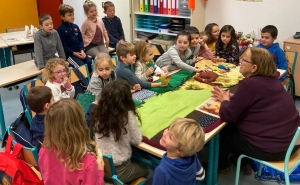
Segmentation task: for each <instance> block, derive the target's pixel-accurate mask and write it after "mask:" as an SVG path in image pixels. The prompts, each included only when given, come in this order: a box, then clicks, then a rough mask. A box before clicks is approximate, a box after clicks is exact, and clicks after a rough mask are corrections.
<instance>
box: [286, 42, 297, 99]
mask: <svg viewBox="0 0 300 185" xmlns="http://www.w3.org/2000/svg"><path fill="white" fill-rule="evenodd" d="M283 48H284V51H296V52H298V57H297V61H296V66H295V72H294V80H295V94H296V96H300V44H294V43H288V42H284V44H283Z"/></svg>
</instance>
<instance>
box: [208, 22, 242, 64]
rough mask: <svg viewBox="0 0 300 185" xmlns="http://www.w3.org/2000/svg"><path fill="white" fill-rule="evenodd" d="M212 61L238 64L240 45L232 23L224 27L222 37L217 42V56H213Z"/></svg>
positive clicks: (221, 32)
mask: <svg viewBox="0 0 300 185" xmlns="http://www.w3.org/2000/svg"><path fill="white" fill-rule="evenodd" d="M212 61H213V62H228V63H233V64H235V65H238V63H239V45H238V43H237V40H236V34H235V30H234V28H233V27H232V26H231V25H225V26H223V27H222V29H221V31H220V37H219V38H218V41H217V43H216V58H213V60H212Z"/></svg>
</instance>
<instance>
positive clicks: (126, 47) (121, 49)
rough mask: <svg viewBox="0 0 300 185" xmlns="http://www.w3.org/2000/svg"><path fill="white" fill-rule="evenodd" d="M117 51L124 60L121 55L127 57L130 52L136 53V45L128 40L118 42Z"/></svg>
mask: <svg viewBox="0 0 300 185" xmlns="http://www.w3.org/2000/svg"><path fill="white" fill-rule="evenodd" d="M116 53H117V56H118V59H119V60H120V61H122V60H121V58H120V56H122V57H126V55H127V54H129V53H130V54H132V55H134V54H135V47H134V45H133V44H132V43H129V42H126V41H123V42H119V43H118V44H117V48H116Z"/></svg>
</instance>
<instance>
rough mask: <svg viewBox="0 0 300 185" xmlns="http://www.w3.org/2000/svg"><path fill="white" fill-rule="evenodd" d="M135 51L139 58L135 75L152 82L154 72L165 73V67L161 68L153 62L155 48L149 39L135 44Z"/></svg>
mask: <svg viewBox="0 0 300 185" xmlns="http://www.w3.org/2000/svg"><path fill="white" fill-rule="evenodd" d="M135 52H136V55H137V59H138V61H137V62H136V63H135V75H136V76H137V77H138V78H139V79H140V80H143V81H149V82H152V81H153V78H152V76H153V74H154V73H156V72H157V73H165V72H164V71H163V70H164V69H160V68H159V67H158V66H157V65H155V63H154V62H153V58H154V55H153V50H152V47H151V45H150V44H149V43H148V42H147V40H144V39H142V40H140V41H139V42H138V43H137V44H136V45H135ZM166 70H167V69H166ZM166 72H167V71H166Z"/></svg>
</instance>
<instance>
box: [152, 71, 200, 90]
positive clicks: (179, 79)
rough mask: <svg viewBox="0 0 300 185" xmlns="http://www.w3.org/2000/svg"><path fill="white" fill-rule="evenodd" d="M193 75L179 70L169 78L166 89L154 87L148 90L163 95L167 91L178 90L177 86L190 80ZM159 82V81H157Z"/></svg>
mask: <svg viewBox="0 0 300 185" xmlns="http://www.w3.org/2000/svg"><path fill="white" fill-rule="evenodd" d="M194 75H195V73H190V72H188V71H186V70H181V71H179V72H178V73H175V74H173V75H172V76H171V79H170V82H169V84H168V86H166V87H154V88H151V89H149V90H151V91H154V92H157V93H164V92H168V91H173V90H175V89H178V88H179V86H181V85H182V84H183V83H184V82H185V81H187V80H188V79H190V78H191V77H192V76H194ZM158 81H160V80H158Z"/></svg>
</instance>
